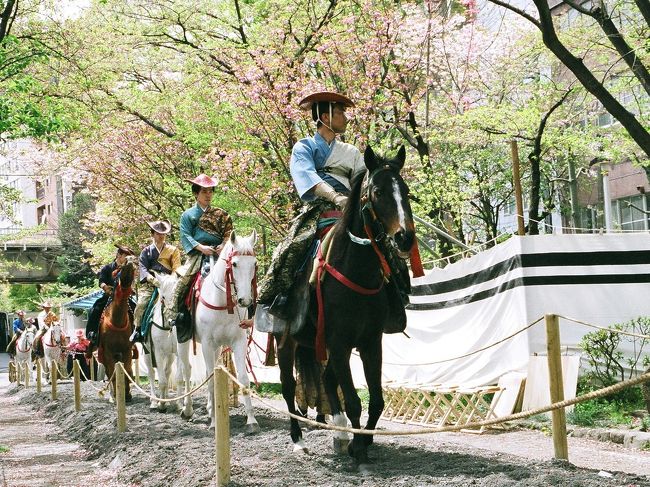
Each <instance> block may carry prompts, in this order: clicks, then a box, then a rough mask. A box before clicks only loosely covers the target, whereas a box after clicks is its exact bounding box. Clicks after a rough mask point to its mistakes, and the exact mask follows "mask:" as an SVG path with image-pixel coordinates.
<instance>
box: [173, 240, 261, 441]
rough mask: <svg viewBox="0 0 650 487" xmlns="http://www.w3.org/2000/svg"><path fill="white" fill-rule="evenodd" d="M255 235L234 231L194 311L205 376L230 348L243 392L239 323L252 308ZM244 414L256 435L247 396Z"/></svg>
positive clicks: (243, 340) (185, 350)
mask: <svg viewBox="0 0 650 487" xmlns="http://www.w3.org/2000/svg"><path fill="white" fill-rule="evenodd" d="M256 241H257V233H256V232H255V231H253V233H251V235H250V236H248V237H237V236H236V235H235V231H234V230H233V232H232V233H231V234H230V239H228V241H227V242H225V245H224V247H223V249H222V251H221V255H220V256H219V258H218V259H217V260H216V262H212V266H211V268H210V273H209V274H208V275H207V276H206V277H205V279H204V280H203V284H202V286H201V295H200V298H199V303H198V304H197V308H196V330H195V337H196V341H198V342H199V343H200V344H201V350H202V352H203V359H204V360H205V368H206V374H211V373H212V371H213V370H214V364H215V357H216V355H215V354H221V351H222V347H224V346H227V347H230V348H231V349H232V351H233V355H234V359H235V367H236V368H237V380H238V381H239V382H241V383H242V384H243V385H244V386H245V387H246V388H248V387H249V385H250V380H249V378H248V373H247V372H246V351H247V348H248V342H247V333H246V329H244V328H241V327H240V323H241V322H242V320H243V319H244V318H246V316H247V315H246V313H247V308H248V307H249V306H250V305H251V304H253V301H254V296H253V289H254V286H253V283H254V281H255V270H256V265H257V260H256V258H255V252H254V250H253V249H254V246H255V242H256ZM179 347H180V349H181V354H182V355H183V356H189V348H190V341H188V342H186V343H183V344H180V345H179ZM213 397H214V380H213V379H210V381H209V383H208V413H209V414H210V428H213V427H214V426H215V420H214V405H213ZM243 399H244V408H245V410H246V415H247V420H246V430H247V432H248V433H257V432H259V431H260V427H259V425H258V424H257V420H256V419H255V416H254V415H253V405H252V403H251V398H250V395H249V394H247V393H244V394H243Z"/></svg>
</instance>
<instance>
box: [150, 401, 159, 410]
mask: <svg viewBox="0 0 650 487" xmlns="http://www.w3.org/2000/svg"><path fill="white" fill-rule="evenodd" d="M149 409H150V410H151V411H153V410H154V409H158V404H156V403H155V402H151V403H149Z"/></svg>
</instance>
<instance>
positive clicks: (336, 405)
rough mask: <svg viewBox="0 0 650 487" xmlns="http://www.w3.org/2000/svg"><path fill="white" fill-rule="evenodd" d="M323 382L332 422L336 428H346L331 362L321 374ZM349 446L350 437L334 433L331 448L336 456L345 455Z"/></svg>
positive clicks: (344, 433) (340, 432)
mask: <svg viewBox="0 0 650 487" xmlns="http://www.w3.org/2000/svg"><path fill="white" fill-rule="evenodd" d="M323 381H324V384H325V392H326V393H327V399H328V400H329V403H330V408H331V411H332V422H333V423H334V424H335V425H336V426H341V427H346V426H347V425H348V420H347V419H346V417H345V414H343V412H342V408H341V402H340V400H339V394H338V387H339V383H338V382H337V380H336V374H335V373H334V368H333V367H332V366H331V361H330V362H328V364H327V367H326V368H325V373H324V374H323ZM349 445H350V435H349V434H348V433H346V432H345V431H335V432H334V438H333V445H332V446H333V448H334V451H335V452H336V453H338V454H342V453H346V452H347V451H348V446H349Z"/></svg>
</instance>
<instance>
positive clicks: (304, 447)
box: [293, 440, 309, 454]
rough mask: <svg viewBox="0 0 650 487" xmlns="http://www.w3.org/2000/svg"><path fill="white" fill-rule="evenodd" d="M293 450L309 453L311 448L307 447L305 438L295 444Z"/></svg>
mask: <svg viewBox="0 0 650 487" xmlns="http://www.w3.org/2000/svg"><path fill="white" fill-rule="evenodd" d="M293 452H294V453H304V454H307V453H309V448H307V445H306V444H305V441H304V440H300V441H297V442H295V443H294V444H293Z"/></svg>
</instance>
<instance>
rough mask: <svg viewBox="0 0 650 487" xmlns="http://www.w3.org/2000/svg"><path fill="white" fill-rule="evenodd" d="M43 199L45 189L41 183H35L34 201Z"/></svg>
mask: <svg viewBox="0 0 650 487" xmlns="http://www.w3.org/2000/svg"><path fill="white" fill-rule="evenodd" d="M43 198H45V187H44V186H43V183H42V182H40V181H36V199H37V200H42V199H43Z"/></svg>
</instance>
